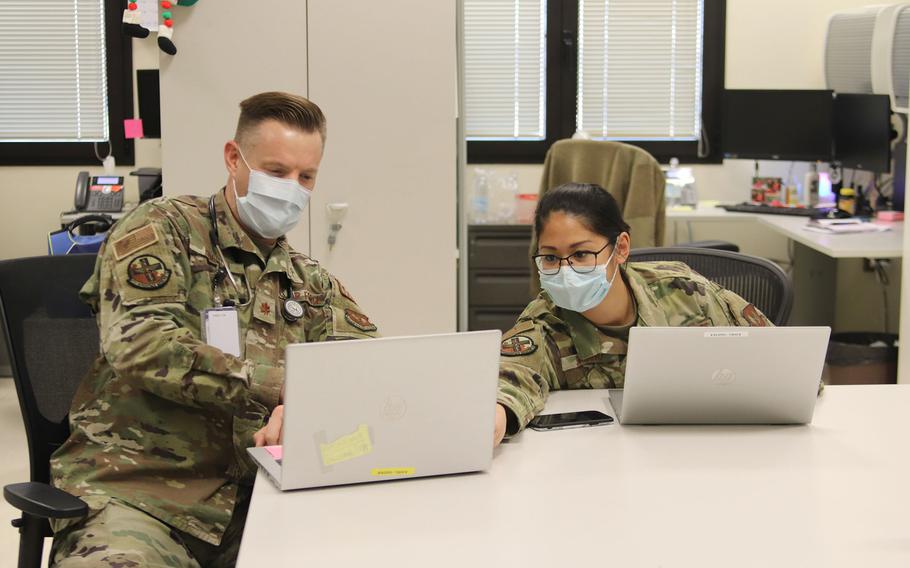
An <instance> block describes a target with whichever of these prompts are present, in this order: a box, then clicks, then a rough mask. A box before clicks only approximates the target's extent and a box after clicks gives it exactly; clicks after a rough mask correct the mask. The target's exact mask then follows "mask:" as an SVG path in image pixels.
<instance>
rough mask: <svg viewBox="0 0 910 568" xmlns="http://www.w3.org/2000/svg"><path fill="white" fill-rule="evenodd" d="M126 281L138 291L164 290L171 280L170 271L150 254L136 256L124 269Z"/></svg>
mask: <svg viewBox="0 0 910 568" xmlns="http://www.w3.org/2000/svg"><path fill="white" fill-rule="evenodd" d="M126 274H127V279H126V281H127V282H128V283H129V285H130V286H132V287H133V288H139V289H140V290H157V289H159V288H164V285H165V284H167V281H168V280H170V279H171V271H170V269H168V268H167V267H166V266H164V263H163V262H161V259H160V258H158V257H157V256H152V255H150V254H143V255H140V256H137V257H136V258H134V259H133V260H131V261H130V263H129V265H128V266H127V268H126Z"/></svg>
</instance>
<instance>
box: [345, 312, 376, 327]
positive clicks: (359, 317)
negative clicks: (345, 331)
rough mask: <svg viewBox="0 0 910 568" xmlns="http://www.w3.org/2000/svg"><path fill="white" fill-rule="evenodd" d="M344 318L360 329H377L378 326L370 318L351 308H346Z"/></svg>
mask: <svg viewBox="0 0 910 568" xmlns="http://www.w3.org/2000/svg"><path fill="white" fill-rule="evenodd" d="M344 319H345V321H347V322H348V323H349V324H351V325H353V326H354V327H356V328H357V329H359V330H360V331H376V326H375V325H374V324H373V322H371V321H370V318H368V317H366V316H365V315H363V314H362V313H360V312H355V311H354V310H352V309H351V308H346V309H345V310H344Z"/></svg>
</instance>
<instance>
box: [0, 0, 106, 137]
mask: <svg viewBox="0 0 910 568" xmlns="http://www.w3.org/2000/svg"><path fill="white" fill-rule="evenodd" d="M105 61H106V54H105V44H104V1H103V0H0V142H93V141H104V140H107V139H108V127H109V125H108V108H107V106H108V102H107V73H106V68H105ZM0 151H2V150H0Z"/></svg>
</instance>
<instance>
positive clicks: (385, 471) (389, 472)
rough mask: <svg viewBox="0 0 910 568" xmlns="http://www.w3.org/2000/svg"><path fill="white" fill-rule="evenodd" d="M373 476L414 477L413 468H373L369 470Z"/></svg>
mask: <svg viewBox="0 0 910 568" xmlns="http://www.w3.org/2000/svg"><path fill="white" fill-rule="evenodd" d="M370 473H372V474H373V475H375V476H378V477H388V476H393V475H414V468H413V467H383V468H373V469H371V470H370Z"/></svg>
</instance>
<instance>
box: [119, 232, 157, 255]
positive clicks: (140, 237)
mask: <svg viewBox="0 0 910 568" xmlns="http://www.w3.org/2000/svg"><path fill="white" fill-rule="evenodd" d="M157 242H158V233H157V232H156V231H155V227H154V226H153V225H145V226H144V227H139V228H138V229H136V230H135V231H130V232H129V233H127V234H125V235H123V236H122V237H120V238H119V239H117V240H116V241H114V242H113V243H111V246H112V247H114V258H116V259H117V260H123V259H124V258H126V257H127V256H129V255H131V254H134V253H137V252H139V251H140V250H142V249H144V248H145V247H148V246H151V245H153V244H155V243H157Z"/></svg>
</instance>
